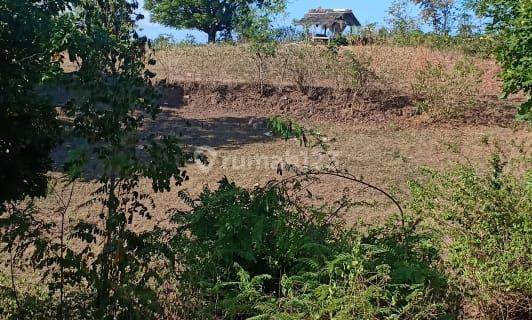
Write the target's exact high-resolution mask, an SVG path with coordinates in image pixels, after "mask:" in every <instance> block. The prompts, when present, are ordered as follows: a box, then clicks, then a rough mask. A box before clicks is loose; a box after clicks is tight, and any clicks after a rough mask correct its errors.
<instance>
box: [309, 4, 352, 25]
mask: <svg viewBox="0 0 532 320" xmlns="http://www.w3.org/2000/svg"><path fill="white" fill-rule="evenodd" d="M338 21H343V22H345V25H348V26H356V27H360V26H361V24H360V22H359V21H358V19H357V18H356V17H355V15H354V14H353V11H352V10H348V9H321V8H318V9H311V10H310V11H309V12H308V13H307V14H305V16H304V17H303V19H301V20H299V24H302V25H330V24H332V23H333V22H338Z"/></svg>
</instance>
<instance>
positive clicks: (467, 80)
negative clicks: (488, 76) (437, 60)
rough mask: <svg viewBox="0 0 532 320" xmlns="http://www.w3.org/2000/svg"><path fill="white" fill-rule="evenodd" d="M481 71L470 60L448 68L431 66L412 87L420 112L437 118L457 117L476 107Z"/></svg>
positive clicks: (417, 78)
mask: <svg viewBox="0 0 532 320" xmlns="http://www.w3.org/2000/svg"><path fill="white" fill-rule="evenodd" d="M480 81H481V72H480V71H479V70H478V69H477V68H476V67H475V65H474V64H473V63H472V62H470V61H467V60H462V61H459V62H457V63H456V64H455V65H454V67H452V68H451V69H447V68H446V67H445V66H444V65H442V64H432V63H429V64H428V66H427V67H426V68H424V69H422V70H421V71H419V72H418V73H417V75H416V79H415V80H414V83H413V84H412V91H413V96H414V98H415V102H416V107H417V109H418V112H420V113H427V114H428V115H429V116H431V117H434V118H453V117H457V116H460V115H462V114H463V113H464V112H465V111H466V110H467V109H469V108H472V107H473V106H474V105H475V103H476V102H477V99H478V94H479V89H480Z"/></svg>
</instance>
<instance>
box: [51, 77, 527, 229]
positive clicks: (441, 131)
mask: <svg viewBox="0 0 532 320" xmlns="http://www.w3.org/2000/svg"><path fill="white" fill-rule="evenodd" d="M162 93H163V98H162V101H161V103H162V105H163V112H162V113H161V114H160V115H159V117H158V119H157V120H156V121H150V122H148V123H147V126H146V130H147V131H148V132H150V133H154V134H157V135H168V134H173V135H176V136H177V137H179V138H180V139H181V140H182V142H183V144H184V146H185V148H187V149H188V150H191V151H196V152H200V153H202V154H204V155H206V156H207V158H208V159H209V165H208V166H205V165H204V164H201V163H189V164H188V165H187V168H186V170H187V172H188V173H189V176H190V180H189V181H188V182H186V183H185V184H184V185H183V186H181V187H178V188H174V190H172V191H171V192H168V193H161V194H154V195H153V197H154V200H155V204H156V209H155V212H154V219H153V220H152V221H150V222H148V223H146V222H145V221H137V222H136V223H137V227H139V228H146V227H149V226H151V225H153V224H163V223H165V222H166V221H167V220H168V217H169V215H168V213H167V212H168V210H170V209H173V208H180V209H185V208H186V206H185V205H184V204H183V202H182V201H181V200H180V198H179V197H178V195H177V193H178V192H179V190H186V191H187V192H189V193H190V194H191V195H192V196H196V195H198V194H199V193H200V192H201V191H202V190H203V188H205V187H209V188H216V185H217V182H218V181H219V180H220V179H221V178H222V177H224V176H227V177H228V178H229V179H230V180H233V181H235V182H236V183H237V184H239V185H241V186H243V187H248V188H252V187H253V186H255V185H263V184H264V183H266V182H268V181H270V180H272V179H281V178H283V177H286V175H287V174H289V173H286V172H285V175H284V176H283V177H281V176H279V174H278V172H277V168H278V165H279V163H290V164H296V165H300V166H301V165H306V164H308V165H312V166H314V167H317V168H319V167H322V166H324V165H327V163H328V161H329V159H328V158H326V157H323V156H320V151H321V150H320V149H317V148H304V147H301V146H300V144H299V142H298V141H294V140H288V141H285V140H283V139H278V138H275V137H273V136H272V135H271V133H270V132H269V130H268V128H267V126H266V119H267V117H269V116H272V115H283V116H284V117H286V118H292V119H296V120H297V121H299V122H300V123H302V124H303V125H305V126H306V127H307V128H312V129H315V130H318V131H320V132H321V133H322V134H324V135H325V136H326V137H327V138H326V139H327V141H328V144H329V146H330V153H331V154H332V155H333V156H334V159H335V161H336V163H337V166H338V167H339V168H341V169H345V170H347V171H349V172H350V173H352V174H354V175H356V176H357V177H361V178H363V180H365V181H367V182H369V183H372V184H374V185H376V186H379V187H381V188H383V189H385V190H387V191H389V192H391V193H393V194H394V195H395V196H396V197H397V198H398V199H400V200H402V202H403V203H405V202H406V200H407V199H408V187H407V183H408V181H409V180H410V179H416V178H418V177H419V176H420V170H421V168H423V167H431V168H437V169H443V168H451V167H453V166H456V165H457V164H463V163H474V164H476V165H478V166H480V167H482V166H484V165H485V164H486V163H487V160H488V159H489V157H490V156H491V154H492V152H494V150H495V145H496V142H502V143H501V144H500V145H502V146H504V152H505V153H506V154H507V155H508V157H509V158H512V157H514V156H517V155H518V153H519V151H521V152H523V153H526V154H528V155H529V156H530V155H531V152H532V147H531V142H532V139H530V138H531V137H532V135H531V132H530V128H529V127H527V126H525V125H522V124H521V125H519V124H516V123H515V121H514V117H515V109H511V108H507V107H504V106H495V107H492V108H480V107H479V110H476V111H475V110H473V111H472V113H471V114H470V115H468V116H467V117H465V118H464V119H462V120H460V121H457V122H452V121H451V122H445V123H442V122H436V123H434V122H429V121H426V120H424V119H423V118H421V117H420V116H414V115H412V114H411V113H409V112H408V109H409V108H410V106H409V105H408V102H405V105H404V106H399V107H396V108H391V109H389V110H383V109H382V108H380V107H378V106H375V105H374V108H373V109H372V107H371V106H370V107H367V105H369V104H366V108H360V109H359V111H356V112H354V113H350V114H349V117H339V116H338V114H339V110H345V109H350V107H349V106H348V105H346V103H347V102H346V100H345V97H335V96H333V95H331V93H330V92H327V91H325V92H321V93H320V94H319V95H318V96H317V97H315V98H312V97H310V98H309V97H308V96H305V95H303V94H301V93H298V92H297V91H296V90H291V89H290V88H285V89H283V91H281V92H279V91H277V90H273V89H272V91H271V92H270V93H269V94H268V95H267V96H265V97H260V96H258V95H257V93H256V89H255V88H253V87H249V86H242V85H237V86H231V85H198V84H194V83H188V84H184V85H181V86H171V87H165V88H164V90H163V91H162ZM475 112H476V114H475ZM60 154H61V153H60ZM59 158H60V157H59ZM53 175H55V176H57V175H58V173H54V174H53ZM95 188H96V187H95V185H94V184H93V183H90V182H87V183H78V184H77V185H76V186H75V191H74V196H73V199H72V206H71V208H73V210H75V211H76V214H81V215H87V216H89V215H94V212H92V213H91V212H90V211H91V210H95V208H93V209H91V210H88V209H80V208H77V207H78V205H79V204H81V203H83V202H85V201H86V200H87V198H88V196H89V194H90V193H91V192H92V191H94V190H95ZM313 188H314V189H313V192H316V193H318V194H323V195H324V200H326V201H327V202H331V203H332V202H334V201H336V200H339V198H340V197H341V196H342V194H343V193H344V192H347V193H351V194H356V197H357V199H356V200H359V201H368V203H371V205H370V206H367V207H362V208H358V209H353V210H352V211H350V212H349V213H348V216H347V217H346V218H347V219H348V220H349V221H351V222H353V221H355V220H358V219H363V220H364V221H367V222H375V219H377V221H380V219H381V218H383V217H386V216H388V215H389V214H390V213H393V212H396V210H395V208H394V206H393V205H392V204H391V203H390V202H389V201H388V200H387V199H386V198H384V197H382V195H378V194H376V193H372V192H369V191H367V190H365V191H364V192H362V193H360V190H361V189H360V186H358V185H354V184H353V183H352V182H349V181H344V180H341V179H336V178H325V179H323V181H322V182H321V183H319V184H316V185H315V186H313ZM143 189H144V190H145V191H146V192H148V193H150V186H149V184H147V183H144V185H143ZM68 191H69V190H63V191H62V193H63V197H65V195H66V194H68ZM60 193H61V192H60ZM54 198H57V197H49V198H48V199H45V200H44V201H42V203H41V206H42V208H46V209H47V210H53V208H54V207H57V205H58V203H57V201H58V200H57V199H54ZM76 208H77V209H76Z"/></svg>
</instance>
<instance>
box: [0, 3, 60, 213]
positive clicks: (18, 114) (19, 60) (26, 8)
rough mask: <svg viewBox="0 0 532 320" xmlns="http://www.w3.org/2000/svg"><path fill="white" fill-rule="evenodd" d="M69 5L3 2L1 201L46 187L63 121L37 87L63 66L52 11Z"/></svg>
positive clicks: (0, 31) (40, 192)
mask: <svg viewBox="0 0 532 320" xmlns="http://www.w3.org/2000/svg"><path fill="white" fill-rule="evenodd" d="M65 5H66V4H65V1H63V0H45V1H43V0H28V1H19V0H4V1H1V2H0V48H2V49H1V50H0V65H1V68H0V181H2V183H1V185H0V206H2V205H3V204H4V202H5V201H12V200H21V199H23V198H25V197H26V196H29V197H35V196H42V195H44V193H45V191H46V187H47V178H46V172H47V171H48V170H50V168H51V160H50V157H49V155H50V151H51V149H52V148H53V146H54V145H55V143H56V141H57V139H58V137H59V124H58V122H57V121H56V114H55V111H54V109H53V107H52V104H51V103H50V101H49V99H47V98H45V97H42V96H40V95H38V94H37V92H36V87H37V86H38V85H39V84H41V83H43V82H44V81H46V80H50V79H51V78H54V77H55V75H56V74H57V73H58V71H59V69H60V68H59V59H52V56H54V54H56V55H55V56H56V58H57V57H59V56H58V55H57V51H54V49H53V48H52V46H51V42H50V39H51V38H52V37H53V34H54V28H53V21H52V19H53V16H54V15H55V14H57V13H58V12H59V11H60V10H62V9H64V8H65ZM0 209H1V208H0ZM0 211H1V210H0Z"/></svg>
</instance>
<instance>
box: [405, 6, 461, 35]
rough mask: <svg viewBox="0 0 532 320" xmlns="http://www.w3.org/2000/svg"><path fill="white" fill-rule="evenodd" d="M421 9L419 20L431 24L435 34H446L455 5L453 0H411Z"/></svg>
mask: <svg viewBox="0 0 532 320" xmlns="http://www.w3.org/2000/svg"><path fill="white" fill-rule="evenodd" d="M412 2H414V3H415V4H416V5H419V7H420V8H421V18H422V19H423V20H424V21H426V22H430V23H431V24H432V28H433V30H434V32H436V33H448V32H449V30H450V27H451V18H452V13H453V9H454V5H455V1H454V0H412Z"/></svg>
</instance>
